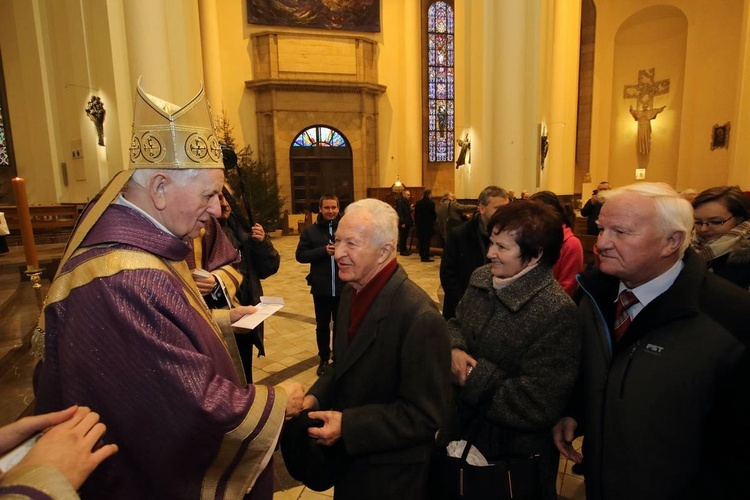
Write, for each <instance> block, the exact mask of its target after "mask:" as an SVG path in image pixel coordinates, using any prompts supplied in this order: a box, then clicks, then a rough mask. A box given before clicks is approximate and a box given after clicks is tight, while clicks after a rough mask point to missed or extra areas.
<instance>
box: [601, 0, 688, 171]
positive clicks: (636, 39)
mask: <svg viewBox="0 0 750 500" xmlns="http://www.w3.org/2000/svg"><path fill="white" fill-rule="evenodd" d="M686 41H687V20H686V18H685V16H684V15H683V14H682V13H681V12H680V11H679V10H677V9H674V8H672V7H666V8H664V7H655V8H650V9H646V10H643V11H640V12H638V13H636V14H635V15H634V16H633V17H631V18H629V19H628V20H627V21H626V22H625V23H624V24H623V25H622V26H621V27H620V29H619V30H618V32H617V34H616V35H615V59H614V75H613V82H612V85H613V87H612V109H613V110H614V112H613V113H612V121H611V124H610V131H611V136H612V142H611V150H610V155H609V157H610V161H609V173H608V176H607V180H608V181H609V182H610V183H612V185H614V186H622V185H625V184H630V183H631V182H633V180H634V176H635V169H636V168H646V179H647V180H649V181H660V182H666V183H668V184H670V185H675V184H676V180H677V167H678V165H679V141H680V128H681V126H680V124H681V115H682V109H683V106H682V103H683V99H682V96H683V89H684V86H685V78H684V73H685V47H686ZM651 68H654V70H655V73H654V76H653V79H654V81H657V82H658V81H663V80H667V79H668V80H669V92H668V93H667V94H665V95H659V96H655V97H654V98H653V107H654V108H660V107H662V106H666V108H665V109H664V110H663V111H662V112H661V113H659V114H658V115H657V116H656V118H655V119H654V120H651V122H650V125H651V129H652V135H651V149H650V154H649V156H648V158H646V155H643V154H640V153H639V152H638V130H639V126H638V123H637V122H636V121H635V119H634V118H633V116H632V115H631V114H630V111H629V109H630V108H631V107H632V108H633V109H637V108H638V107H639V105H638V102H637V101H636V100H635V99H624V96H623V92H624V88H625V86H626V85H635V84H637V83H638V82H639V71H641V70H650V69H651ZM592 180H593V179H592Z"/></svg>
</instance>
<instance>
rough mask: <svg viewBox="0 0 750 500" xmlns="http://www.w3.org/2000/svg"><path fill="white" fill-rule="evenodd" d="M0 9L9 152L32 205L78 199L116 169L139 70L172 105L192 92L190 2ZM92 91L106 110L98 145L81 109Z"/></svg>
mask: <svg viewBox="0 0 750 500" xmlns="http://www.w3.org/2000/svg"><path fill="white" fill-rule="evenodd" d="M0 10H2V12H3V15H2V16H0V46H1V47H2V50H3V62H4V69H5V80H6V86H7V93H8V101H9V102H8V107H9V111H10V114H11V126H12V131H13V138H14V151H15V154H16V160H17V169H18V172H19V175H21V176H24V177H26V179H27V187H28V194H29V200H30V202H31V203H55V202H71V201H72V202H80V201H85V200H87V199H90V198H91V197H92V196H94V195H95V194H96V193H97V192H98V191H99V189H100V188H101V187H102V186H103V185H104V184H106V182H107V181H108V180H109V178H110V177H111V176H112V175H113V174H114V173H116V172H117V171H119V170H122V169H123V168H125V166H126V165H127V157H128V147H129V144H130V134H131V123H132V106H133V95H134V89H135V81H136V79H137V77H138V76H140V75H143V77H144V86H145V88H146V90H147V91H148V92H150V93H154V94H157V95H159V96H160V97H163V98H165V99H166V100H170V101H173V102H175V103H177V104H182V103H185V102H187V100H188V99H190V98H191V97H192V96H193V95H195V93H196V92H197V91H198V89H199V86H200V81H201V80H202V72H203V71H202V63H201V57H200V42H199V38H198V36H197V34H198V30H199V24H198V10H197V5H196V4H195V3H194V2H193V1H192V0H156V1H151V0H132V1H131V0H129V1H128V2H120V1H109V2H102V1H100V0H80V1H79V0H30V1H27V0H1V3H0ZM159 12H162V13H164V16H156V15H154V14H155V13H156V14H158V13H159ZM166 12H169V16H166ZM167 18H168V19H167ZM92 95H97V96H99V97H100V98H101V99H102V102H103V104H104V108H105V109H106V112H107V114H106V118H105V121H104V136H105V146H99V145H97V140H98V138H97V134H96V131H95V128H94V125H93V123H92V122H91V121H90V120H89V118H88V117H87V116H86V114H85V108H86V104H87V102H88V101H89V99H90V98H91V96H92ZM63 163H65V164H66V167H65V168H63V166H62V164H63ZM65 174H67V176H66V175H65ZM66 177H67V178H66ZM66 180H67V185H66V182H65V181H66Z"/></svg>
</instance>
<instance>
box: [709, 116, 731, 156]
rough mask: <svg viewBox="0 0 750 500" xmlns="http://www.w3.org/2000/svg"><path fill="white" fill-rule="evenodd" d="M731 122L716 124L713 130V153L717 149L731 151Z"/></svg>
mask: <svg viewBox="0 0 750 500" xmlns="http://www.w3.org/2000/svg"><path fill="white" fill-rule="evenodd" d="M729 128H730V125H729V122H726V123H725V124H724V125H719V124H716V125H714V126H713V129H712V130H711V151H713V150H714V149H717V148H724V149H729Z"/></svg>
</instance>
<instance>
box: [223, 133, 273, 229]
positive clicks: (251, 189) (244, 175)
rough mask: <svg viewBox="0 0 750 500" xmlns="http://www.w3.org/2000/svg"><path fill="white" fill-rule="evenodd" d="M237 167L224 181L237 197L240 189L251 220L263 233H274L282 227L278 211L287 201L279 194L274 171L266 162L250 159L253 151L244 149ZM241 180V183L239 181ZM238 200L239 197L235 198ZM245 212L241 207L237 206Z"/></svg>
mask: <svg viewBox="0 0 750 500" xmlns="http://www.w3.org/2000/svg"><path fill="white" fill-rule="evenodd" d="M237 160H238V161H237V168H235V169H234V170H230V171H228V172H227V181H228V182H229V185H230V186H231V187H232V190H233V191H234V192H235V193H237V194H239V193H240V192H241V187H244V188H245V190H244V193H245V196H246V197H247V201H248V203H249V204H250V205H251V207H250V209H251V210H252V212H253V219H254V221H255V222H257V223H259V224H260V225H261V226H263V227H264V228H265V230H266V231H275V230H276V229H279V228H280V227H281V209H282V207H283V206H284V203H285V202H286V199H285V198H284V197H283V196H281V195H280V194H279V186H278V184H277V183H276V175H275V171H274V169H273V168H272V167H271V165H269V164H268V163H267V162H264V161H261V160H256V159H255V158H253V150H252V149H250V146H245V147H244V148H242V149H241V150H240V152H239V153H237ZM240 179H241V181H240ZM237 198H238V201H239V196H238V197H237ZM240 206H241V209H242V210H243V212H244V208H245V207H244V206H242V203H240Z"/></svg>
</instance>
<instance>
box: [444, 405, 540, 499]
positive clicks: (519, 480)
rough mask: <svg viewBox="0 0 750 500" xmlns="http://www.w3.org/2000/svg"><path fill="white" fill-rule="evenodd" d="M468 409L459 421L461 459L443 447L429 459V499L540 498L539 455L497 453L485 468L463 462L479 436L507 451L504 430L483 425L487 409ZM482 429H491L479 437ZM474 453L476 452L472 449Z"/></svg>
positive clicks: (506, 430) (465, 408)
mask: <svg viewBox="0 0 750 500" xmlns="http://www.w3.org/2000/svg"><path fill="white" fill-rule="evenodd" d="M463 409H464V410H468V411H467V412H466V413H465V414H464V417H467V419H460V418H459V420H463V421H464V423H465V427H464V429H466V430H465V432H463V433H460V434H461V435H462V436H464V438H462V439H465V440H466V445H465V446H464V449H463V452H462V453H461V457H460V458H458V457H455V456H450V455H448V451H447V449H446V447H445V446H443V447H440V448H437V449H436V450H435V451H434V452H433V454H432V457H431V463H430V487H431V493H432V495H431V498H438V499H483V500H485V499H487V500H489V499H493V500H510V499H513V500H538V499H540V498H542V490H541V482H540V478H539V455H534V456H522V455H518V454H513V453H499V454H497V455H493V459H491V460H487V462H488V463H489V465H486V466H481V465H472V464H470V463H469V462H468V461H467V457H468V456H469V452H470V451H471V449H472V444H473V443H475V442H478V438H479V437H480V436H481V435H484V436H485V439H486V438H488V437H489V439H490V440H492V441H495V442H498V443H500V450H507V446H508V438H509V436H508V429H507V428H497V427H495V426H490V427H485V424H487V423H488V422H487V418H486V417H487V410H488V408H486V407H485V408H483V409H482V410H479V412H478V414H477V411H476V410H472V409H469V408H468V407H463ZM483 430H485V431H487V430H492V432H491V433H490V434H486V433H485V434H483V432H482V431H483ZM475 450H476V451H479V450H478V449H476V448H475Z"/></svg>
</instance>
